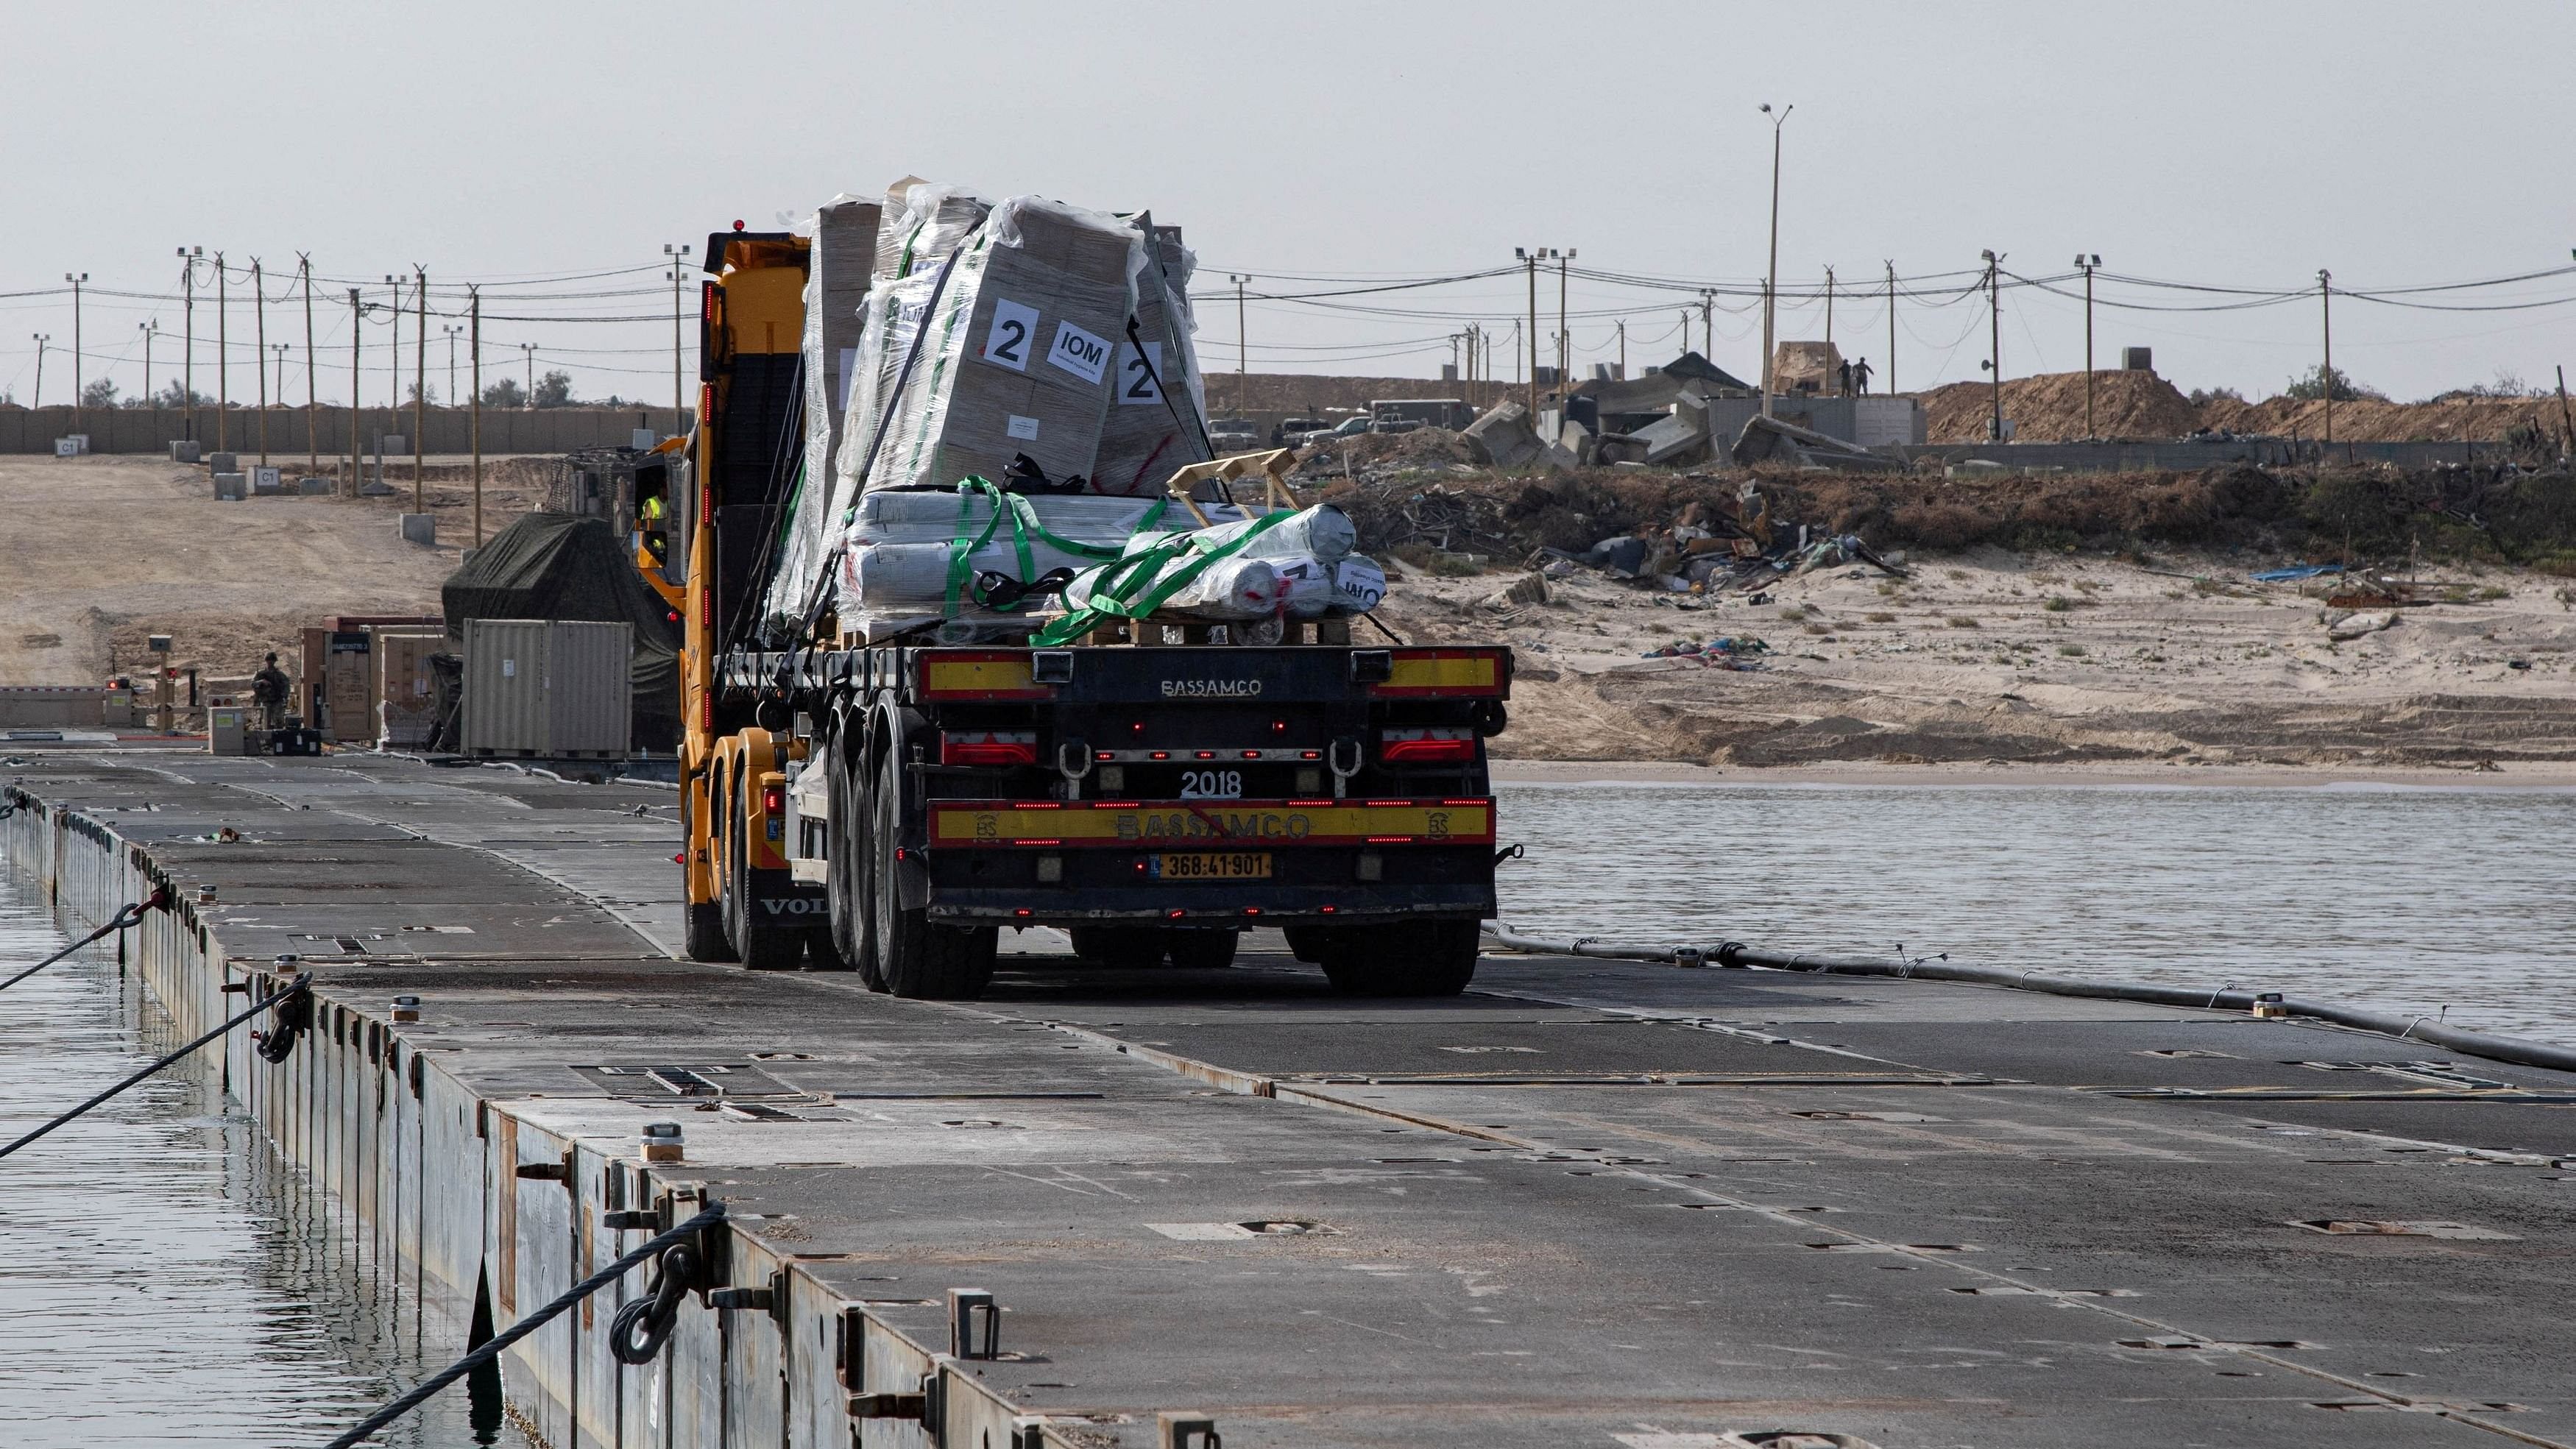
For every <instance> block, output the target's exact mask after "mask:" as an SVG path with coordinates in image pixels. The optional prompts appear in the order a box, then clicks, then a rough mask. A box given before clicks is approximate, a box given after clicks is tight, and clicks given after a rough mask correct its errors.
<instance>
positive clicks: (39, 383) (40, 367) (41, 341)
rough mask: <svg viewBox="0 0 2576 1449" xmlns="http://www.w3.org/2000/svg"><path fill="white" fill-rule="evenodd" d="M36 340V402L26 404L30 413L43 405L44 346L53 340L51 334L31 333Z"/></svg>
mask: <svg viewBox="0 0 2576 1449" xmlns="http://www.w3.org/2000/svg"><path fill="white" fill-rule="evenodd" d="M28 335H29V336H31V337H33V338H35V339H36V400H35V401H34V402H31V403H29V404H27V408H28V410H29V411H30V412H32V411H34V410H35V409H37V408H40V407H43V406H44V405H45V344H46V343H48V342H51V341H53V340H54V334H52V333H51V332H31V333H29V334H28Z"/></svg>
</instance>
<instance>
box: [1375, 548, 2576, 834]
mask: <svg viewBox="0 0 2576 1449" xmlns="http://www.w3.org/2000/svg"><path fill="white" fill-rule="evenodd" d="M2276 562H2277V561H2275V560H2257V559H2249V558H2233V557H2194V556H2182V555H2173V556H2165V557H2158V558H2155V559H2153V560H2151V561H2146V562H2139V561H2134V560H2132V561H2123V560H2119V559H2115V558H2111V557H2108V556H2104V555H2099V554H2088V555H2082V556H2076V555H2015V554H2007V553H2004V552H2003V551H2001V550H1994V549H1984V550H1976V551H1973V552H1971V553H1968V554H1965V555H1961V556H1956V557H1938V556H1934V557H1921V556H1918V557H1916V558H1915V559H1913V560H1912V561H1911V564H1910V567H1909V570H1908V577H1906V578H1903V579H1890V578H1887V577H1884V576H1882V575H1880V574H1878V573H1875V572H1873V571H1870V570H1867V569H1861V568H1834V569H1829V570H1819V571H1816V572H1812V573H1807V574H1799V575H1789V576H1785V577H1783V578H1781V579H1779V580H1777V581H1775V582H1773V583H1771V584H1770V585H1768V586H1767V588H1766V589H1765V591H1764V594H1765V595H1766V596H1765V597H1759V599H1758V601H1757V599H1756V598H1748V597H1743V596H1740V595H1739V596H1729V597H1724V598H1702V597H1697V596H1691V595H1675V594H1668V593H1660V592H1653V591H1648V590H1643V589H1638V588H1634V587H1631V586H1628V585H1625V584H1621V583H1617V582H1614V581H1612V580H1609V579H1607V578H1605V577H1603V576H1600V575H1597V574H1591V573H1588V572H1587V573H1583V574H1578V575H1575V576H1573V577H1571V578H1567V579H1561V580H1556V581H1552V582H1551V584H1550V587H1549V597H1548V599H1547V601H1546V602H1544V603H1534V604H1531V603H1524V604H1508V605H1507V604H1503V603H1501V602H1499V601H1497V600H1496V599H1495V597H1494V596H1495V595H1496V594H1497V592H1498V591H1499V590H1500V589H1501V588H1503V587H1504V586H1505V585H1507V584H1509V583H1510V582H1512V579H1513V578H1514V577H1516V576H1514V575H1496V574H1487V575H1484V576H1481V577H1477V578H1433V577H1430V576H1428V575H1425V574H1422V573H1420V572H1419V571H1409V572H1408V573H1407V575H1406V576H1405V577H1403V578H1402V579H1401V580H1399V581H1397V583H1396V585H1395V587H1394V589H1393V590H1392V591H1391V594H1390V598H1389V603H1388V607H1386V608H1385V609H1383V610H1381V613H1382V615H1384V616H1385V617H1386V618H1387V620H1388V622H1390V623H1391V624H1392V625H1393V626H1394V627H1395V628H1396V629H1397V630H1398V631H1399V632H1400V633H1402V634H1404V636H1405V637H1406V638H1408V639H1411V640H1417V641H1422V642H1452V641H1455V642H1461V643H1464V642H1478V641H1489V640H1491V641H1500V642H1503V643H1508V644H1510V645H1512V646H1513V647H1514V649H1515V651H1516V654H1517V658H1518V663H1519V674H1518V676H1517V680H1516V682H1515V684H1514V686H1513V692H1512V706H1511V711H1512V720H1511V728H1510V729H1509V731H1507V732H1506V733H1505V734H1504V735H1502V736H1501V737H1500V738H1499V739H1497V740H1496V742H1495V753H1496V755H1497V756H1498V757H1503V758H1508V759H1510V760H1512V761H1514V762H1515V763H1516V765H1520V764H1526V763H1530V762H1539V761H1549V762H1581V763H1580V764H1579V765H1578V766H1577V768H1578V770H1579V771H1583V772H1588V773H1583V774H1582V775H1581V777H1582V778H1615V776H1608V775H1603V774H1601V773H1600V771H1601V770H1602V769H1605V768H1608V769H1619V770H1626V769H1637V768H1640V767H1643V768H1646V769H1648V770H1650V771H1652V770H1654V769H1655V768H1657V767H1660V766H1669V765H1688V766H1704V767H1709V768H1711V769H1712V770H1716V771H1724V772H1726V773H1725V775H1724V778H1730V779H1732V778H1744V777H1747V776H1748V775H1750V776H1753V777H1759V778H1764V779H1771V780H1787V779H1795V778H1806V777H1809V776H1808V775H1807V774H1806V772H1819V773H1816V774H1814V775H1813V778H1820V779H1831V780H1848V779H1854V778H1866V779H1870V780H1897V779H1906V780H1914V779H1920V780H1937V781H1941V782H1945V783H1955V782H1963V781H1976V780H1993V779H1997V778H2010V779H2014V780H2020V779H2028V778H2036V777H2034V776H2033V775H2031V773H2030V772H2031V771H2033V770H2034V769H2045V770H2047V771H2050V772H2053V773H2052V777H2054V774H2055V773H2063V774H2064V777H2065V778H2069V779H2085V780H2095V781H2100V782H2103V783H2156V784H2165V783H2182V782H2190V783H2213V782H2223V783H2263V784H2283V785H2290V784H2299V785H2312V784H2321V783H2364V782H2368V783H2402V784H2416V783H2445V782H2450V783H2460V784H2496V783H2503V782H2514V783H2527V784H2543V783H2546V784H2560V783H2566V782H2569V781H2576V587H2571V585H2570V583H2569V581H2568V580H2566V579H2564V578H2559V577H2555V576H2552V575H2549V574H2544V573H2539V572H2536V571H2526V570H2512V569H2503V568H2448V569H2439V570H2437V569H2432V568H2429V567H2428V568H2426V569H2425V570H2424V571H2423V572H2422V574H2421V575H2420V577H2419V578H2418V580H2417V581H2416V582H2415V585H2414V590H2413V592H2414V596H2415V598H2416V599H2418V600H2420V601H2421V603H2420V606H2417V607H2409V608H2402V609H2396V610H2391V611H2386V613H2387V614H2388V615H2389V616H2391V617H2393V621H2394V622H2393V623H2390V624H2389V625H2388V626H2387V627H2385V628H2381V629H2378V630H2376V631H2374V632H2368V633H2363V634H2360V635H2359V636H2358V637H2349V638H2336V637H2333V626H2335V625H2337V624H2340V623H2345V622H2346V616H2347V615H2350V614H2353V613H2354V612H2355V611H2354V610H2351V609H2347V608H2342V607H2337V606H2335V605H2332V604H2330V603H2329V602H2328V601H2327V597H2326V596H2327V595H2328V593H2329V592H2330V591H2332V590H2333V589H2335V588H2338V587H2341V586H2340V585H2337V584H2336V583H2334V581H2332V580H2324V581H2318V582H2310V583H2304V584H2301V583H2260V582H2257V581H2255V580H2253V579H2251V578H2250V577H2249V573H2250V572H2251V571H2253V570H2257V569H2261V568H2264V567H2267V566H2270V565H2271V564H2273V563H2276ZM2362 612H2364V613H2369V612H2375V611H2362ZM1728 638H1732V639H1736V640H1746V639H1753V640H1759V641H1761V644H1762V645H1763V646H1764V647H1763V648H1762V649H1760V650H1758V651H1753V652H1749V653H1746V654H1742V655H1738V656H1734V657H1735V658H1737V659H1740V660H1748V661H1750V664H1749V667H1746V668H1741V669H1736V668H1723V667H1711V664H1710V662H1709V661H1710V660H1712V659H1719V660H1723V659H1724V658H1725V656H1719V655H1715V654H1701V655H1697V656H1689V655H1686V656H1682V657H1673V658H1648V657H1641V656H1644V655H1647V654H1649V653H1650V652H1651V651H1654V650H1656V649H1659V648H1662V647H1665V646H1672V645H1677V644H1680V643H1683V642H1685V641H1688V642H1693V643H1698V644H1701V645H1706V644H1708V643H1709V642H1711V641H1714V640H1719V639H1728ZM1603 760H1608V761H1613V762H1616V763H1615V764H1613V765H1610V766H1601V765H1597V764H1594V763H1593V762H1597V761H1603ZM2497 772H2500V773H2497ZM1640 778H1656V779H1671V778H1679V777H1676V776H1672V775H1666V774H1650V775H1647V776H1641V777H1640ZM1692 778H1697V776H1692Z"/></svg>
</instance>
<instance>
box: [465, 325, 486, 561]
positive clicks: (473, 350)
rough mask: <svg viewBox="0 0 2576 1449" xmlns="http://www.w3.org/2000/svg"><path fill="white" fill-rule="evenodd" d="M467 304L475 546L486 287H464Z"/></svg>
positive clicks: (479, 516)
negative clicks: (470, 374)
mask: <svg viewBox="0 0 2576 1449" xmlns="http://www.w3.org/2000/svg"><path fill="white" fill-rule="evenodd" d="M465 296H466V306H467V307H468V308H469V309H470V311H469V316H470V317H471V319H472V320H471V321H469V322H468V323H467V324H466V325H467V326H468V327H469V328H470V329H471V330H472V332H473V336H472V337H471V339H469V340H468V342H467V343H466V348H465V355H466V356H467V357H469V358H471V359H473V363H474V429H473V431H474V546H475V547H476V548H481V547H482V546H483V289H482V288H480V287H468V288H466V289H465Z"/></svg>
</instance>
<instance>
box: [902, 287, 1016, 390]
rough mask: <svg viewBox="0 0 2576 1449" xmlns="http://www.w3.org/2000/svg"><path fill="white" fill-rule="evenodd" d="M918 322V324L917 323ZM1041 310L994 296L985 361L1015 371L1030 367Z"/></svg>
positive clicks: (986, 340)
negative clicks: (996, 363) (1031, 349)
mask: <svg viewBox="0 0 2576 1449" xmlns="http://www.w3.org/2000/svg"><path fill="white" fill-rule="evenodd" d="M916 325H917V324H916ZM1037 335H1038V309H1037V308H1035V307H1027V306H1022V305H1021V304H1020V303H1017V302H1014V301H1012V300H1011V299H1010V298H1008V297H996V298H994V299H993V325H992V327H991V329H990V330H988V331H986V332H985V334H984V360H985V361H986V362H998V363H1000V364H1001V365H1002V366H1004V367H1007V368H1009V369H1010V370H1011V371H1013V372H1026V371H1028V370H1029V349H1030V348H1031V347H1033V346H1035V345H1037Z"/></svg>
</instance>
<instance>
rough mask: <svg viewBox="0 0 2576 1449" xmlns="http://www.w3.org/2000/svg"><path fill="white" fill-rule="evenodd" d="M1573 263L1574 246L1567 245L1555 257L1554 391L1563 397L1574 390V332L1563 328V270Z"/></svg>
mask: <svg viewBox="0 0 2576 1449" xmlns="http://www.w3.org/2000/svg"><path fill="white" fill-rule="evenodd" d="M1573 263H1574V248H1572V247H1567V248H1566V249H1565V253H1564V255H1562V256H1559V257H1558V258H1557V259H1556V392H1557V396H1559V397H1564V396H1567V395H1569V394H1571V393H1572V392H1573V391H1574V334H1573V333H1571V332H1568V331H1566V330H1565V272H1566V268H1568V267H1570V266H1572V265H1573Z"/></svg>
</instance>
